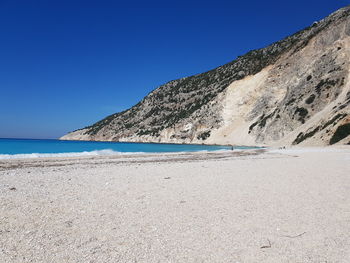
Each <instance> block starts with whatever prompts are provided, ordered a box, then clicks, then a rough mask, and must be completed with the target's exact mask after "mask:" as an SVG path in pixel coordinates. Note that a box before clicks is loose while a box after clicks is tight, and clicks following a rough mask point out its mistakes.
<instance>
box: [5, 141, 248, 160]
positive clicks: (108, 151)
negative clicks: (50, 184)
mask: <svg viewBox="0 0 350 263" xmlns="http://www.w3.org/2000/svg"><path fill="white" fill-rule="evenodd" d="M251 148H254V147H245V146H235V147H233V149H237V150H238V149H251ZM222 150H232V146H218V145H198V144H163V143H128V142H91V141H61V140H39V139H1V138H0V159H13V158H37V157H78V156H99V155H117V154H142V153H177V152H198V151H222Z"/></svg>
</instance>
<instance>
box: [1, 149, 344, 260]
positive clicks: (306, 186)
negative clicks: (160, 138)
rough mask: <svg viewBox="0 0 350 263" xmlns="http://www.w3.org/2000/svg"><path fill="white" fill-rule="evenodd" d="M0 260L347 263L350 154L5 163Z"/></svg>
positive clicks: (298, 152)
mask: <svg viewBox="0 0 350 263" xmlns="http://www.w3.org/2000/svg"><path fill="white" fill-rule="evenodd" d="M0 262H60V263H61V262H233V263H235V262H242V263H243V262H279V263H280V262H344V263H345V262H350V148H349V147H348V148H343V149H332V148H328V149H327V150H320V149H313V150H305V149H304V150H281V151H268V152H265V153H261V152H260V153H257V152H255V153H254V152H251V154H250V155H247V154H238V153H215V154H205V153H201V154H182V155H166V156H164V155H151V156H138V157H132V156H122V157H101V158H65V159H35V160H34V159H33V160H7V161H0Z"/></svg>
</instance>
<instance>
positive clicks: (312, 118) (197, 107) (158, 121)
mask: <svg viewBox="0 0 350 263" xmlns="http://www.w3.org/2000/svg"><path fill="white" fill-rule="evenodd" d="M349 63H350V6H348V7H345V8H342V9H340V10H338V11H336V12H335V13H333V14H331V15H330V16H328V17H327V18H325V19H323V20H321V21H319V22H317V23H314V24H313V25H312V26H310V27H308V28H306V29H304V30H302V31H300V32H298V33H296V34H294V35H292V36H290V37H287V38H285V39H283V40H281V41H279V42H276V43H274V44H272V45H270V46H268V47H266V48H263V49H259V50H253V51H250V52H248V53H247V54H246V55H244V56H241V57H238V58H237V59H236V60H234V61H232V62H230V63H228V64H226V65H223V66H221V67H218V68H216V69H214V70H211V71H209V72H206V73H202V74H198V75H195V76H191V77H186V78H182V79H178V80H174V81H170V82H168V83H166V84H165V85H163V86H161V87H159V88H157V89H155V90H154V91H152V92H151V93H150V94H149V95H147V96H146V97H145V98H144V99H143V100H142V101H141V102H139V103H138V104H137V105H135V106H133V107H132V108H130V109H128V110H126V111H123V112H120V113H116V114H113V115H111V116H108V117H107V118H105V119H103V120H101V121H99V122H97V123H95V124H93V125H91V126H89V127H86V128H83V129H80V130H76V131H74V132H71V133H69V134H67V135H65V136H63V137H62V138H61V139H64V140H97V141H129V142H140V141H141V142H171V143H205V144H243V145H329V144H349V143H350V136H349V135H350V83H349V70H350V67H349Z"/></svg>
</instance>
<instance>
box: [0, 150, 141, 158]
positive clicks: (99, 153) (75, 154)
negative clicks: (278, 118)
mask: <svg viewBox="0 0 350 263" xmlns="http://www.w3.org/2000/svg"><path fill="white" fill-rule="evenodd" d="M142 153H143V152H116V151H113V150H110V149H105V150H96V151H91V152H66V153H23V154H0V159H28V158H45V157H81V156H104V155H121V154H142Z"/></svg>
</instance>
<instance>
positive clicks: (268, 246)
mask: <svg viewBox="0 0 350 263" xmlns="http://www.w3.org/2000/svg"><path fill="white" fill-rule="evenodd" d="M267 241H268V242H269V244H268V245H266V246H262V247H260V248H271V242H270V240H269V239H268V240H267Z"/></svg>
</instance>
